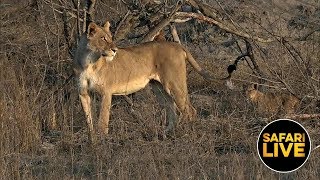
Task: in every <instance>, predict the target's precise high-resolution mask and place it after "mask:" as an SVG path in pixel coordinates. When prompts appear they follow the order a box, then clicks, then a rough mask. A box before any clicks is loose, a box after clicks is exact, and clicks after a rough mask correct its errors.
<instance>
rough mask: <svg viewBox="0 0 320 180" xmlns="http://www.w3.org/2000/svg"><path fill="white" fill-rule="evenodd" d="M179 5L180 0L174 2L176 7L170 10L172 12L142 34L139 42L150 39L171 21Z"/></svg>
mask: <svg viewBox="0 0 320 180" xmlns="http://www.w3.org/2000/svg"><path fill="white" fill-rule="evenodd" d="M181 5H182V3H181V1H178V3H177V4H176V7H175V8H174V9H173V10H172V12H171V13H170V14H169V15H168V17H164V18H163V19H162V20H161V21H160V22H159V23H158V24H157V25H156V26H154V27H153V28H152V29H151V30H150V31H149V33H148V34H146V35H145V36H144V38H143V39H142V41H141V42H147V41H152V40H153V39H154V37H155V36H156V35H157V33H158V32H159V31H161V30H162V29H163V28H164V27H166V26H167V25H168V24H169V23H170V22H171V20H172V18H173V16H174V15H175V13H176V12H177V11H178V10H179V9H180V7H181Z"/></svg>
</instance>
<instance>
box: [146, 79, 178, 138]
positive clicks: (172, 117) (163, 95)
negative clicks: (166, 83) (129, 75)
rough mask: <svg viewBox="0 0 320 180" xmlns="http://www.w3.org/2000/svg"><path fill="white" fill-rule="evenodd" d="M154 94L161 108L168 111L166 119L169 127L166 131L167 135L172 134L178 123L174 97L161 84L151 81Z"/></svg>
mask: <svg viewBox="0 0 320 180" xmlns="http://www.w3.org/2000/svg"><path fill="white" fill-rule="evenodd" d="M150 85H151V88H152V91H153V93H154V94H155V96H156V98H157V101H158V102H159V104H160V107H161V108H163V109H165V110H166V119H167V121H168V126H167V128H166V130H165V132H166V133H171V132H172V131H173V130H174V127H175V124H176V122H177V114H176V108H175V105H174V101H173V99H172V97H171V96H170V95H169V94H168V93H167V92H166V91H165V90H164V88H163V86H162V84H161V83H159V82H157V81H150Z"/></svg>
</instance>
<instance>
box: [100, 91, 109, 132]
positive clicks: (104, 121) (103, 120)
mask: <svg viewBox="0 0 320 180" xmlns="http://www.w3.org/2000/svg"><path fill="white" fill-rule="evenodd" d="M111 99H112V95H111V94H105V95H103V96H102V102H101V107H100V115H99V116H100V117H99V133H100V135H101V136H106V135H108V131H109V118H110V108H111Z"/></svg>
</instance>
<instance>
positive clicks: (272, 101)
mask: <svg viewBox="0 0 320 180" xmlns="http://www.w3.org/2000/svg"><path fill="white" fill-rule="evenodd" d="M246 95H247V97H248V98H249V99H250V100H251V101H252V102H253V103H254V104H255V105H256V106H257V110H258V112H259V113H261V114H263V115H270V116H272V115H276V114H277V113H279V112H280V111H283V112H284V113H285V114H286V115H288V114H293V113H295V111H296V110H297V108H298V104H299V102H300V101H299V99H298V98H296V97H295V96H293V95H289V94H275V93H263V92H261V91H259V90H257V88H256V87H255V86H254V85H251V86H249V87H248V88H247V90H246Z"/></svg>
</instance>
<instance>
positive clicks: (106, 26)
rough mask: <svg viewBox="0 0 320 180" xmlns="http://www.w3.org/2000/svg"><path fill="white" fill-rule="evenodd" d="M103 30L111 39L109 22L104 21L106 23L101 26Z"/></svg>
mask: <svg viewBox="0 0 320 180" xmlns="http://www.w3.org/2000/svg"><path fill="white" fill-rule="evenodd" d="M103 30H105V31H106V33H108V34H109V35H110V36H111V37H112V34H111V31H110V22H109V21H106V23H105V24H104V26H103Z"/></svg>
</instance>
